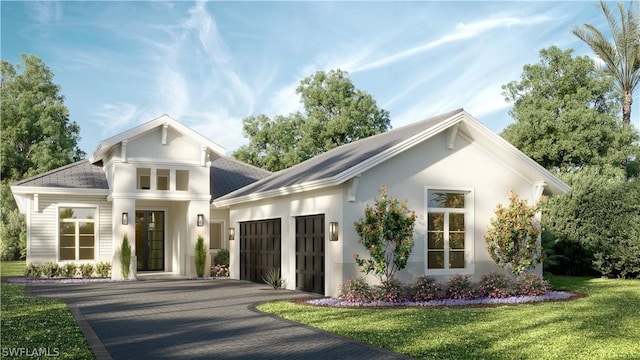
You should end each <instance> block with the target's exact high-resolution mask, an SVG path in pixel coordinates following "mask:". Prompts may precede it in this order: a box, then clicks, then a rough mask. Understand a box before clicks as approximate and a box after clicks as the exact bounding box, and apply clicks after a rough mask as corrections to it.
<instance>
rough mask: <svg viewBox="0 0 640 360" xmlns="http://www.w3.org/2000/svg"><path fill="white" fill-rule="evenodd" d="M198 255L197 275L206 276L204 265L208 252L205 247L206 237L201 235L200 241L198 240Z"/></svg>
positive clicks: (196, 258)
mask: <svg viewBox="0 0 640 360" xmlns="http://www.w3.org/2000/svg"><path fill="white" fill-rule="evenodd" d="M195 252H196V256H195V259H194V260H195V265H196V276H197V277H204V265H205V262H206V261H207V253H206V251H205V249H204V239H203V238H202V236H201V235H198V241H197V242H196V248H195Z"/></svg>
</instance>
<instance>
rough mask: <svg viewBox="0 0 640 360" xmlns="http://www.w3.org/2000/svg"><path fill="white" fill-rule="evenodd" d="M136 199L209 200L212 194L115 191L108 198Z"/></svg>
mask: <svg viewBox="0 0 640 360" xmlns="http://www.w3.org/2000/svg"><path fill="white" fill-rule="evenodd" d="M113 199H136V200H170V201H209V200H211V195H196V196H194V195H191V194H179V193H174V192H149V193H137V192H136V193H113V194H109V195H108V200H109V201H111V200H113Z"/></svg>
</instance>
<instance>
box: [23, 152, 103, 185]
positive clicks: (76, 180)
mask: <svg viewBox="0 0 640 360" xmlns="http://www.w3.org/2000/svg"><path fill="white" fill-rule="evenodd" d="M13 185H14V186H25V187H49V188H68V189H107V190H108V189H109V184H108V183H107V177H106V176H105V173H104V170H103V169H102V166H101V165H94V164H92V163H90V162H89V160H86V159H85V160H80V161H78V162H75V163H72V164H69V165H65V166H62V167H59V168H57V169H53V170H51V171H47V172H45V173H42V174H38V175H36V176H32V177H30V178H27V179H23V180H20V181H18V182H16V183H14V184H13Z"/></svg>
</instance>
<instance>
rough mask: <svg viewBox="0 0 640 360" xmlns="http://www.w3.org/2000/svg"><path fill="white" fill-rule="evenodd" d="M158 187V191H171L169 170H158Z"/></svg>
mask: <svg viewBox="0 0 640 360" xmlns="http://www.w3.org/2000/svg"><path fill="white" fill-rule="evenodd" d="M156 187H157V189H158V190H169V170H167V169H158V170H157V171H156Z"/></svg>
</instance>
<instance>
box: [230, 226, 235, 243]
mask: <svg viewBox="0 0 640 360" xmlns="http://www.w3.org/2000/svg"><path fill="white" fill-rule="evenodd" d="M235 238H236V228H232V227H230V228H229V240H235Z"/></svg>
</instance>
